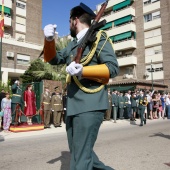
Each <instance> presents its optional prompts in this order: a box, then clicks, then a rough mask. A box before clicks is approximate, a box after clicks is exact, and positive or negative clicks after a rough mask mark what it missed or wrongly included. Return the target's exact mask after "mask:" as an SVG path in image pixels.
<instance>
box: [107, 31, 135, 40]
mask: <svg viewBox="0 0 170 170" xmlns="http://www.w3.org/2000/svg"><path fill="white" fill-rule="evenodd" d="M131 36H132V32H131V31H128V32H125V33H122V34H118V35H115V36H112V37H110V39H111V40H112V41H114V42H115V41H119V40H123V39H127V38H130V37H131Z"/></svg>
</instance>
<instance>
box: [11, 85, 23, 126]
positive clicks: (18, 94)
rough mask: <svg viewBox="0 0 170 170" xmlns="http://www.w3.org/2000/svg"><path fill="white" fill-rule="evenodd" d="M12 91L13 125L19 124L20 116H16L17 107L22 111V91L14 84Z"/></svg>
mask: <svg viewBox="0 0 170 170" xmlns="http://www.w3.org/2000/svg"><path fill="white" fill-rule="evenodd" d="M11 90H12V98H11V110H12V123H18V115H16V106H17V105H19V106H18V109H21V105H22V89H21V88H20V87H19V86H18V84H16V83H14V84H13V85H12V87H11ZM16 116H17V117H16Z"/></svg>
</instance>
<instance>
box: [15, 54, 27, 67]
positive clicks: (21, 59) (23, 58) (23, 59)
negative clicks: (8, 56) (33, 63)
mask: <svg viewBox="0 0 170 170" xmlns="http://www.w3.org/2000/svg"><path fill="white" fill-rule="evenodd" d="M29 62H30V56H29V55H25V54H17V64H19V65H29Z"/></svg>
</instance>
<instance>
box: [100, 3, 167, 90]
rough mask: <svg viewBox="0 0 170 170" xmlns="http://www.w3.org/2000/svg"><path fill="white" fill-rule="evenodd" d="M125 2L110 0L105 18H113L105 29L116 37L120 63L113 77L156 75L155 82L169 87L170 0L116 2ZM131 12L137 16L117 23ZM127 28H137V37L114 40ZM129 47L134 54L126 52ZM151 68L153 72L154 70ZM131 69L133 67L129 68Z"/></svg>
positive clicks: (140, 77)
mask: <svg viewBox="0 0 170 170" xmlns="http://www.w3.org/2000/svg"><path fill="white" fill-rule="evenodd" d="M125 2H126V1H125V0H110V1H109V3H108V6H107V9H106V12H105V15H104V17H103V18H102V19H106V21H107V23H110V22H113V24H112V26H111V27H110V28H107V29H106V28H104V29H105V30H106V31H107V32H108V34H109V36H110V37H111V39H112V38H113V39H112V40H113V43H114V50H115V53H116V55H117V59H118V62H119V66H120V73H119V75H118V76H117V77H116V78H114V79H113V80H110V81H112V82H114V81H117V80H119V81H120V80H124V79H129V78H134V79H139V80H143V81H152V77H153V82H158V83H161V84H167V85H169V88H170V74H169V72H170V67H169V65H170V60H169V56H170V48H169V47H170V1H169V0H158V1H154V0H148V1H147V0H135V1H131V2H132V3H131V4H128V5H127V6H124V7H123V8H122V9H118V10H116V8H115V6H116V5H117V6H119V4H120V3H125ZM100 6H101V4H99V5H98V6H97V11H99V9H100ZM159 11H160V14H159ZM156 13H157V14H156ZM128 15H132V16H134V19H133V20H131V21H129V22H127V23H123V24H122V25H121V24H120V25H118V26H117V25H115V23H116V20H117V19H123V18H124V17H125V16H128ZM128 31H132V32H136V37H135V38H134V39H129V38H127V39H123V40H120V41H114V36H119V35H120V33H126V32H128ZM116 33H117V34H116ZM152 34H153V35H152ZM151 35H152V36H151ZM132 42H133V43H132ZM135 43H136V45H135ZM126 46H127V47H126ZM128 51H129V52H130V51H131V55H126V53H127V52H128ZM149 53H150V54H149ZM151 68H152V69H153V70H154V72H151ZM129 69H133V71H131V72H129V71H127V70H129ZM128 72H129V73H128Z"/></svg>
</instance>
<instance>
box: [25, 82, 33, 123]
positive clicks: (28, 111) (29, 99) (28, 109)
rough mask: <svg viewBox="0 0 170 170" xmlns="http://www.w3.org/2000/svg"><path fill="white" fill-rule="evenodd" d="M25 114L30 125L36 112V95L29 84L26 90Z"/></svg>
mask: <svg viewBox="0 0 170 170" xmlns="http://www.w3.org/2000/svg"><path fill="white" fill-rule="evenodd" d="M24 106H25V107H24V114H25V116H26V117H27V123H28V125H32V117H33V116H34V115H35V114H36V97H35V93H34V92H33V90H32V85H31V84H29V85H28V86H27V88H26V90H25V91H24Z"/></svg>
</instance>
